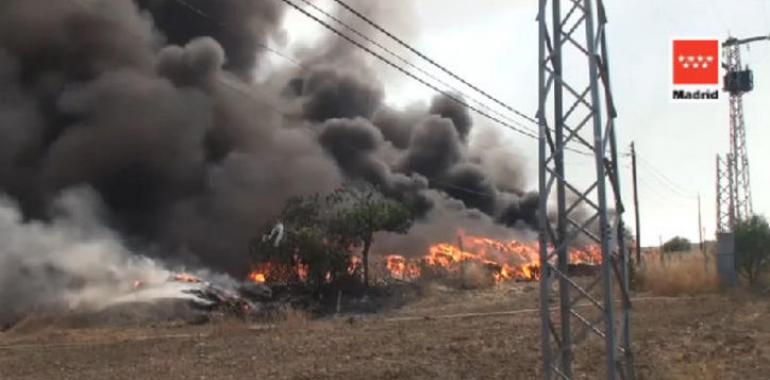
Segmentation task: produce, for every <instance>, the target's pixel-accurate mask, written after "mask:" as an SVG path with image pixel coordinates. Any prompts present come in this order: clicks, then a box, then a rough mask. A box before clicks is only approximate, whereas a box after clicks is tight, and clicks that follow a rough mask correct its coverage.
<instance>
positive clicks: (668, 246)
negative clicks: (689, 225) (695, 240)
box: [663, 236, 692, 252]
mask: <svg viewBox="0 0 770 380" xmlns="http://www.w3.org/2000/svg"><path fill="white" fill-rule="evenodd" d="M691 247H692V244H691V243H690V241H689V240H687V238H683V237H681V236H677V237H674V238H672V239H671V240H669V241H667V242H665V243H664V244H663V252H686V251H689V250H690V248H691Z"/></svg>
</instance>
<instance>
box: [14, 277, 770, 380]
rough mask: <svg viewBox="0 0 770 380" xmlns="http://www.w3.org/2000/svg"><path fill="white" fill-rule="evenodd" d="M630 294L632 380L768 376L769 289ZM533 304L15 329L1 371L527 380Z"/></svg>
mask: <svg viewBox="0 0 770 380" xmlns="http://www.w3.org/2000/svg"><path fill="white" fill-rule="evenodd" d="M636 297H637V301H636V302H635V305H634V307H635V310H634V314H633V322H632V323H633V325H632V326H633V336H634V349H635V353H636V368H637V372H638V378H640V379H700V380H708V379H742V380H749V379H767V378H770V375H769V374H770V300H768V299H767V298H766V297H765V298H760V297H756V296H746V295H739V296H735V295H733V296H729V297H728V296H725V295H709V296H699V297H695V298H690V297H679V298H659V297H651V296H648V295H644V294H638V295H636ZM536 307H537V289H536V288H535V285H522V284H512V285H508V286H504V287H500V288H496V289H489V290H477V291H456V290H449V289H446V288H441V287H436V288H435V289H427V291H426V293H425V295H424V296H423V297H422V298H421V299H419V300H418V301H416V302H413V303H410V304H409V305H408V306H406V307H404V308H402V309H400V310H397V311H393V312H390V313H387V314H380V315H377V316H374V317H367V318H346V317H343V318H339V319H332V320H320V321H319V320H315V321H310V320H308V319H306V318H303V316H302V315H301V314H294V315H290V317H289V318H288V319H287V320H285V321H281V322H277V323H275V324H270V325H246V324H243V323H239V322H235V321H225V322H220V323H215V324H207V325H201V326H190V325H183V324H174V323H166V324H159V325H157V326H154V327H121V328H66V329H65V328H60V327H51V326H48V327H46V326H41V325H38V326H34V325H29V326H23V325H22V326H21V327H20V328H17V329H16V330H15V331H11V332H7V333H4V334H0V379H132V380H137V379H148V380H151V379H164V380H167V379H188V380H192V379H431V378H432V379H534V378H537V377H538V376H539V373H540V367H539V366H540V362H539V357H540V351H539V349H540V341H539V332H540V329H539V317H538V314H537V311H536ZM511 311H515V312H511ZM496 312H505V313H498V314H494V313H496ZM600 347H601V342H600V341H598V340H595V339H594V340H592V341H589V342H587V345H586V346H583V349H582V351H580V352H579V353H578V356H577V358H576V369H577V372H581V373H594V372H596V373H599V371H600V370H601V366H602V363H603V362H602V358H601V357H600V355H599V353H600ZM580 378H597V375H584V376H581V377H580ZM599 378H600V377H599Z"/></svg>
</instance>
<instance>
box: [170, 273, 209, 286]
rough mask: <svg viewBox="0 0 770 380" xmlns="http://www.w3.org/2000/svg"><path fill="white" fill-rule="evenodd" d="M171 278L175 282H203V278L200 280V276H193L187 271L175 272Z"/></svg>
mask: <svg viewBox="0 0 770 380" xmlns="http://www.w3.org/2000/svg"><path fill="white" fill-rule="evenodd" d="M171 279H172V280H174V281H177V282H186V283H190V284H199V283H201V282H203V280H201V279H200V278H198V277H195V276H193V275H191V274H188V273H177V274H175V275H173V276H172V277H171Z"/></svg>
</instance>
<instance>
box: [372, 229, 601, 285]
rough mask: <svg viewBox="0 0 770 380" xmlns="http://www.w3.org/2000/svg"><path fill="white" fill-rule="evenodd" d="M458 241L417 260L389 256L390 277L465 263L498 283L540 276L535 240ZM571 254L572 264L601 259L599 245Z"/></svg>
mask: <svg viewBox="0 0 770 380" xmlns="http://www.w3.org/2000/svg"><path fill="white" fill-rule="evenodd" d="M459 244H460V245H461V246H462V247H459V246H457V245H453V244H448V243H439V244H434V245H433V246H431V247H430V248H429V250H428V254H427V255H426V256H425V257H422V258H420V259H416V260H415V259H411V260H410V259H407V258H405V257H404V256H401V255H390V256H388V257H387V264H386V267H387V269H388V272H389V273H390V275H391V277H393V278H397V279H415V278H418V277H420V276H421V274H422V273H421V268H429V269H430V268H440V269H442V270H443V271H445V272H447V273H458V272H460V271H461V270H462V266H463V265H464V263H475V264H480V265H482V266H484V267H485V268H487V269H488V270H490V271H491V272H492V273H491V276H492V277H493V278H494V279H495V280H496V281H497V282H502V281H534V280H538V279H540V253H539V248H538V243H536V242H534V243H523V242H519V241H516V240H511V241H499V240H494V239H490V238H485V237H477V236H462V234H461V237H460V241H459ZM569 255H570V263H571V264H588V265H594V264H598V263H600V262H601V250H600V249H599V247H598V246H587V247H585V248H582V249H578V248H576V249H573V250H571V251H570V253H569Z"/></svg>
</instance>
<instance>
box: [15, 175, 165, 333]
mask: <svg viewBox="0 0 770 380" xmlns="http://www.w3.org/2000/svg"><path fill="white" fill-rule="evenodd" d="M95 198H96V197H95V194H92V193H91V192H89V191H86V190H82V189H80V190H77V191H67V192H65V193H64V194H62V196H61V197H60V198H58V199H57V200H56V201H55V202H54V211H53V214H54V215H55V216H54V217H53V220H52V221H51V222H49V223H40V222H27V223H25V222H23V220H22V216H21V215H20V213H19V210H18V209H17V207H16V205H15V204H14V202H13V201H11V200H9V199H6V198H3V199H0V239H2V241H3V248H2V255H0V300H3V307H2V308H1V309H0V324H2V323H4V322H5V323H7V322H8V321H9V320H10V319H11V318H13V317H16V316H18V315H19V314H20V313H22V312H24V311H28V310H30V309H46V308H63V309H65V310H67V309H74V308H84V307H85V308H99V307H102V306H105V305H107V304H109V303H112V302H115V299H116V297H118V296H120V295H122V294H125V293H128V292H129V291H130V290H131V284H132V283H133V282H134V281H142V282H143V283H149V284H153V283H163V282H164V281H165V280H166V279H167V278H168V276H169V272H167V271H165V270H164V269H162V268H161V267H160V266H159V265H157V264H156V263H155V262H154V261H152V260H151V259H149V258H147V257H144V256H138V255H136V254H134V253H133V252H131V251H130V250H129V249H127V248H126V247H125V246H124V245H123V244H121V242H120V238H119V236H117V235H116V234H115V233H114V232H112V231H110V230H108V229H106V228H104V226H103V224H102V221H101V220H100V218H99V216H98V214H99V213H100V210H99V208H98V207H99V206H98V205H97V204H96V201H95Z"/></svg>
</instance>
